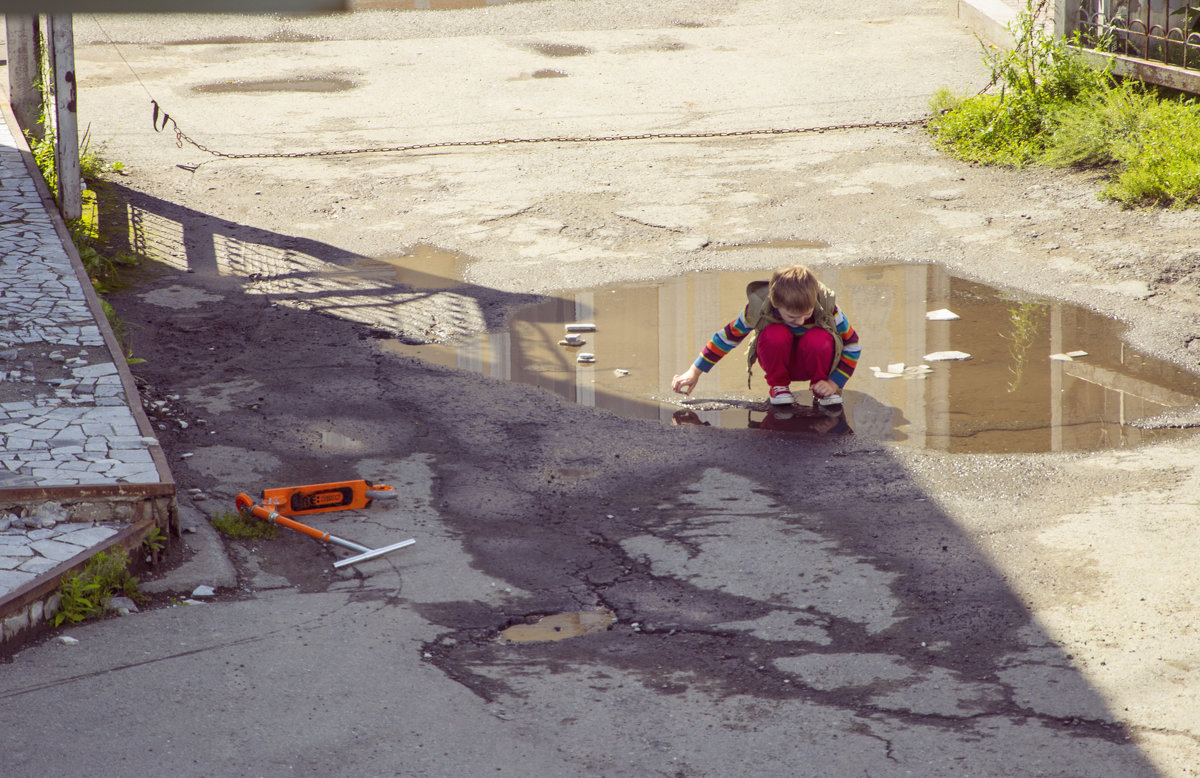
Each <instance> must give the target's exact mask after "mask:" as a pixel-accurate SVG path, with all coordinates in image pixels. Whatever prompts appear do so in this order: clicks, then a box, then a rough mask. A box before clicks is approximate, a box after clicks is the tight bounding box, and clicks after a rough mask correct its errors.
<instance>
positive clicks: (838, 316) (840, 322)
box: [829, 308, 862, 389]
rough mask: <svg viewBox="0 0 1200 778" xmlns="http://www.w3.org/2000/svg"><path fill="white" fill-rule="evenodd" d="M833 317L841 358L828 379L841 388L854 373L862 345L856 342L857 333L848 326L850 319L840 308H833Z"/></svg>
mask: <svg viewBox="0 0 1200 778" xmlns="http://www.w3.org/2000/svg"><path fill="white" fill-rule="evenodd" d="M833 319H834V326H836V327H837V331H838V335H840V336H841V337H842V358H841V359H840V360H838V363H837V367H835V368H834V369H833V373H832V375H830V376H829V380H830V381H833V382H834V383H835V384H837V385H838V388H839V389H841V388H844V387H845V386H846V382H847V381H849V380H850V376H852V375H854V368H856V367H858V356H859V354H861V353H862V346H861V345H860V344H859V342H858V333H857V332H855V331H854V328H853V327H851V326H850V320H849V319H847V318H846V314H844V313H842V309H841V308H835V309H834V317H833Z"/></svg>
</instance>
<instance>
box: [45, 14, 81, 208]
mask: <svg viewBox="0 0 1200 778" xmlns="http://www.w3.org/2000/svg"><path fill="white" fill-rule="evenodd" d="M47 19H48V23H47V26H48V27H49V33H50V34H49V36H48V37H49V38H50V74H51V76H52V77H53V79H54V124H55V128H56V130H57V132H56V133H55V151H54V158H55V161H56V163H57V169H58V210H59V212H60V213H61V214H62V217H63V218H64V219H67V220H70V219H78V218H79V217H80V216H82V215H83V188H82V187H81V186H80V180H79V117H78V113H77V104H76V92H77V90H76V89H75V33H74V29H73V28H72V26H71V15H70V14H53V15H52V16H49V17H47Z"/></svg>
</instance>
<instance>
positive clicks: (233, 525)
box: [212, 511, 279, 540]
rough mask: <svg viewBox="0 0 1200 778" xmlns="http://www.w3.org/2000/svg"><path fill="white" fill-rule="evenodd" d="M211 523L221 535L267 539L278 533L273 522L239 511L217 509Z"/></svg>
mask: <svg viewBox="0 0 1200 778" xmlns="http://www.w3.org/2000/svg"><path fill="white" fill-rule="evenodd" d="M212 525H213V526H214V527H216V529H217V531H218V532H220V533H221V534H222V535H225V536H226V537H230V538H246V539H250V540H269V539H271V538H274V537H276V536H277V535H278V534H279V528H278V527H276V526H275V525H274V524H268V523H267V522H265V521H259V520H258V519H256V518H254V517H253V516H247V515H246V514H244V513H241V512H240V511H217V513H216V514H214V515H213V517H212Z"/></svg>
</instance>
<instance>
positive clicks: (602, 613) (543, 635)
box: [500, 609, 617, 643]
mask: <svg viewBox="0 0 1200 778" xmlns="http://www.w3.org/2000/svg"><path fill="white" fill-rule="evenodd" d="M616 620H617V617H616V616H615V615H614V614H613V612H612V611H610V610H605V609H602V610H598V611H574V612H572V613H556V614H554V615H552V616H543V617H542V618H540V619H538V620H537V621H535V622H534V623H532V624H514V625H512V626H511V627H509V628H507V629H503V630H501V631H500V638H501V639H502V640H506V641H508V642H509V643H539V642H549V641H555V640H566V639H567V638H574V637H579V636H580V635H587V634H589V633H592V632H604V631H605V630H607V629H608V628H609V627H610V626H612V623H613V622H614V621H616Z"/></svg>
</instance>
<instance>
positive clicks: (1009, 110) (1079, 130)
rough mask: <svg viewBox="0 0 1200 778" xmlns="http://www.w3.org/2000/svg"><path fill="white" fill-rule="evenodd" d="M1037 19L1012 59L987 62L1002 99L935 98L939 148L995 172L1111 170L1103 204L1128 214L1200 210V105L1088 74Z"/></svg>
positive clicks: (1020, 22) (1023, 21)
mask: <svg viewBox="0 0 1200 778" xmlns="http://www.w3.org/2000/svg"><path fill="white" fill-rule="evenodd" d="M1033 16H1034V12H1033V9H1032V8H1031V7H1028V6H1027V8H1026V11H1025V12H1024V13H1022V14H1020V15H1018V18H1017V21H1016V22H1015V23H1014V27H1013V28H1012V31H1013V34H1014V37H1015V38H1016V46H1015V47H1014V48H1013V49H1012V50H1010V51H1006V52H1002V53H996V54H993V53H991V52H988V53H986V54H985V58H986V60H987V62H988V64H989V65H990V67H991V70H992V75H993V77H994V82H995V85H996V86H997V87H998V88H999V94H981V95H975V96H960V95H955V94H953V93H951V92H949V91H947V90H944V89H943V90H939V91H938V92H937V93H936V94H935V95H934V96H933V98H932V100H931V101H930V106H931V108H932V110H933V112H934V118H933V119H932V120H931V121H930V124H929V128H930V132H932V133H933V135H934V139H935V143H936V144H937V145H938V147H939V148H941V149H942V150H943V151H945V152H947V153H949V154H951V155H953V156H955V157H958V158H959V159H963V160H967V161H970V162H976V163H981V164H988V165H1004V166H1009V167H1026V166H1031V165H1040V166H1048V167H1075V168H1086V167H1099V168H1104V169H1107V171H1108V173H1109V183H1108V184H1107V185H1106V186H1105V187H1104V188H1103V189H1102V190H1101V191H1100V195H1101V196H1102V197H1107V198H1110V199H1113V200H1116V201H1119V202H1121V203H1123V204H1125V205H1127V206H1130V207H1137V206H1159V207H1167V208H1185V207H1190V206H1194V205H1197V204H1200V106H1198V105H1197V103H1196V101H1195V100H1194V99H1192V98H1188V99H1180V98H1177V97H1171V96H1165V95H1162V94H1160V93H1159V92H1157V91H1155V90H1153V89H1152V88H1150V87H1147V86H1145V85H1143V84H1141V83H1140V82H1134V81H1127V82H1119V81H1117V80H1116V79H1114V78H1112V77H1111V76H1110V74H1109V73H1108V72H1107V71H1102V70H1094V69H1090V68H1088V67H1087V66H1086V65H1085V64H1084V63H1083V62H1082V60H1081V59H1080V58H1079V57H1078V56H1077V55H1076V54H1075V53H1074V52H1073V51H1072V50H1071V48H1070V47H1069V46H1067V45H1066V43H1065V42H1063V41H1061V40H1056V39H1053V38H1052V37H1050V36H1048V35H1047V34H1046V33H1045V32H1044V31H1043V29H1042V27H1041V26H1040V25H1039V24H1035V23H1034V19H1033Z"/></svg>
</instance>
